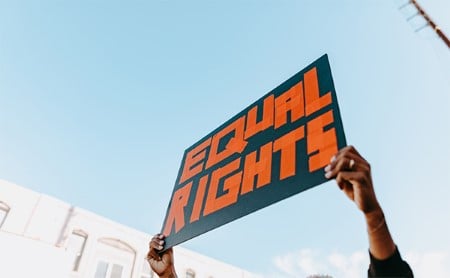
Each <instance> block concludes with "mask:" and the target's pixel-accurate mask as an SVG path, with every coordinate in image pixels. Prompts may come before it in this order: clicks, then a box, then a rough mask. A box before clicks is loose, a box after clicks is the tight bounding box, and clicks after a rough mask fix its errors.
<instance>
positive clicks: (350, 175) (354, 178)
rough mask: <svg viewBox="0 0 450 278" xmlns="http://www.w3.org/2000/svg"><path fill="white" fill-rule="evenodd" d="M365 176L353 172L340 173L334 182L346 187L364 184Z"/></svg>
mask: <svg viewBox="0 0 450 278" xmlns="http://www.w3.org/2000/svg"><path fill="white" fill-rule="evenodd" d="M365 177H366V176H365V175H364V173H362V172H353V171H341V172H339V173H338V175H337V177H336V181H338V182H340V183H341V184H342V185H344V186H346V185H348V184H349V183H350V184H351V185H352V186H353V185H355V184H359V185H361V184H364V182H365Z"/></svg>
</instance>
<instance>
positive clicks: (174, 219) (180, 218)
mask: <svg viewBox="0 0 450 278" xmlns="http://www.w3.org/2000/svg"><path fill="white" fill-rule="evenodd" d="M191 187H192V182H190V183H188V184H187V185H185V186H184V187H182V188H180V189H178V190H177V191H176V192H175V193H174V194H173V197H172V201H171V204H170V211H169V214H168V216H167V220H166V223H165V225H164V230H163V234H164V235H165V236H168V235H170V233H171V232H172V226H173V223H175V233H178V232H179V231H180V230H181V229H182V228H183V227H184V207H185V206H186V205H187V202H188V200H189V195H190V193H191Z"/></svg>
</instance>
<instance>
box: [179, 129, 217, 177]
mask: <svg viewBox="0 0 450 278" xmlns="http://www.w3.org/2000/svg"><path fill="white" fill-rule="evenodd" d="M210 144H211V138H208V139H206V140H205V141H203V142H202V143H200V144H199V145H197V146H196V147H195V148H193V149H192V150H190V151H189V152H188V153H187V154H186V160H185V161H184V167H183V172H182V174H181V177H180V182H179V183H180V184H181V183H183V182H185V181H187V180H188V179H190V178H192V177H193V176H195V175H197V174H198V173H200V172H201V171H202V170H203V162H202V160H203V159H205V156H206V151H205V149H206V148H207V147H208V146H209V145H210Z"/></svg>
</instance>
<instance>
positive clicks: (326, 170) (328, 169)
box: [324, 164, 331, 172]
mask: <svg viewBox="0 0 450 278" xmlns="http://www.w3.org/2000/svg"><path fill="white" fill-rule="evenodd" d="M324 170H325V172H330V170H331V165H330V164H328V165H327V167H325V169H324Z"/></svg>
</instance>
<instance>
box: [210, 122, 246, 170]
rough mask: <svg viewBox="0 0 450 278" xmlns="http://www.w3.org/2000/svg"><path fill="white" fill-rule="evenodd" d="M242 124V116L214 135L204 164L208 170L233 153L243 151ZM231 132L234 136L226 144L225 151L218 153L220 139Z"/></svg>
mask: <svg viewBox="0 0 450 278" xmlns="http://www.w3.org/2000/svg"><path fill="white" fill-rule="evenodd" d="M244 124H245V116H242V117H240V118H239V119H237V120H236V121H234V122H232V123H231V124H230V125H228V126H226V127H225V128H224V129H222V130H221V131H219V132H217V133H216V134H214V136H213V139H212V143H211V150H210V152H209V156H208V161H207V162H206V168H210V167H211V166H213V165H215V164H217V163H219V162H220V161H222V160H224V159H225V158H227V157H229V156H231V155H233V154H235V153H242V151H244V149H245V147H246V146H247V141H245V140H244ZM231 132H234V136H233V137H232V138H231V139H230V141H229V142H228V143H227V145H226V146H225V149H224V150H222V151H219V144H220V143H221V142H220V141H221V139H222V138H224V137H225V136H226V135H229V134H230V133H231Z"/></svg>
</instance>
